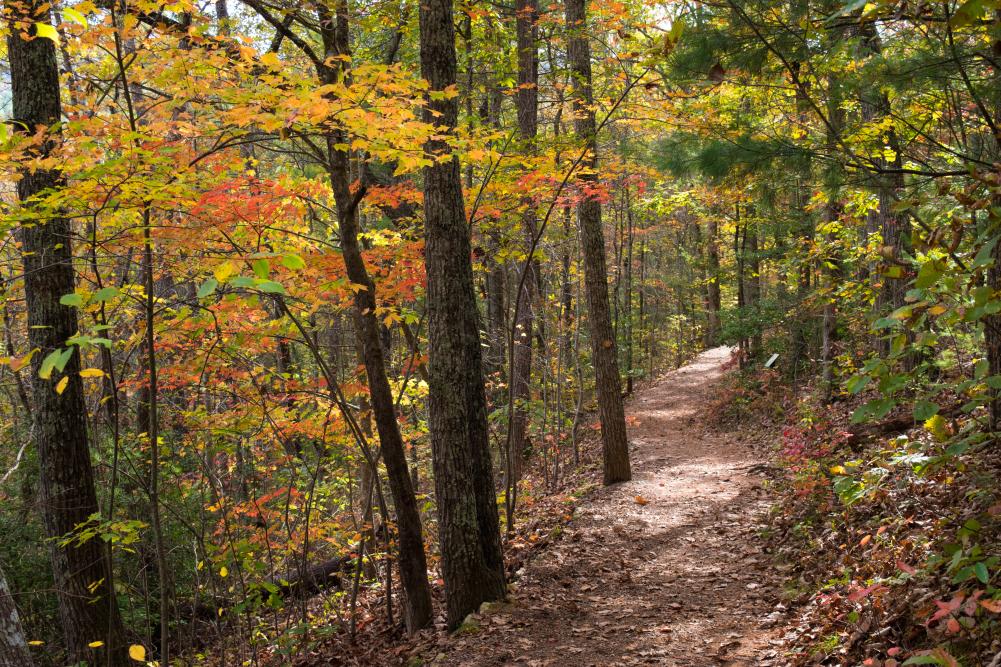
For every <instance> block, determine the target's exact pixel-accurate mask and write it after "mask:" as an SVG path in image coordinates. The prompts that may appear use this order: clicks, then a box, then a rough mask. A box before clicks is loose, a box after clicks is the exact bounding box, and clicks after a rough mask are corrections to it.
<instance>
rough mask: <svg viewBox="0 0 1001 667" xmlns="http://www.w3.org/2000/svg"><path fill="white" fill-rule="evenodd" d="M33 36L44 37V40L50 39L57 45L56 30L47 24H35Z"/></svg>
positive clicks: (57, 36) (57, 34)
mask: <svg viewBox="0 0 1001 667" xmlns="http://www.w3.org/2000/svg"><path fill="white" fill-rule="evenodd" d="M35 36H36V37H44V38H45V39H51V40H52V41H53V42H55V43H56V44H58V43H59V33H58V32H56V29H55V28H53V27H52V26H50V25H49V24H48V23H36V24H35Z"/></svg>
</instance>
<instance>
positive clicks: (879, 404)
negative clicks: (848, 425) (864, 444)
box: [852, 398, 897, 424]
mask: <svg viewBox="0 0 1001 667" xmlns="http://www.w3.org/2000/svg"><path fill="white" fill-rule="evenodd" d="M896 406H897V402H896V401H895V400H893V399H892V398H880V399H876V400H875V401H869V402H868V403H866V404H865V405H863V406H861V407H860V408H858V409H857V410H855V412H853V413H852V423H853V424H859V423H861V422H864V421H866V420H869V419H880V418H882V417H885V416H886V415H887V414H888V413H889V412H890V410H892V409H893V408H895V407H896Z"/></svg>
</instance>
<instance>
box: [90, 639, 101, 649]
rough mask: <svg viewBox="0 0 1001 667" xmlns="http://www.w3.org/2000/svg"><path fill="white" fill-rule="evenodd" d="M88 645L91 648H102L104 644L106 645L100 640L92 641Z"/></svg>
mask: <svg viewBox="0 0 1001 667" xmlns="http://www.w3.org/2000/svg"><path fill="white" fill-rule="evenodd" d="M87 646H89V647H90V648H101V647H102V646H104V642H102V641H100V640H98V641H96V642H91V643H89V644H87Z"/></svg>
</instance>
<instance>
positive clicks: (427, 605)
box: [317, 0, 433, 632]
mask: <svg viewBox="0 0 1001 667" xmlns="http://www.w3.org/2000/svg"><path fill="white" fill-rule="evenodd" d="M317 7H318V15H317V18H318V24H319V26H320V36H321V38H322V40H323V55H324V65H323V66H322V67H321V68H320V70H319V74H320V78H321V79H322V81H323V83H324V84H328V85H329V84H333V83H335V82H336V81H337V79H338V78H339V77H347V76H349V75H350V72H349V70H348V68H347V63H348V62H349V61H348V60H347V58H349V57H350V55H351V51H350V40H349V32H348V28H349V24H348V7H347V1H346V0H338V2H337V4H336V13H335V14H334V15H331V14H330V12H329V10H328V9H327V8H326V5H325V4H323V3H318V4H317ZM330 62H333V63H337V65H335V66H329V65H327V64H326V63H330ZM347 143H349V141H348V137H347V134H346V133H345V132H344V131H343V130H333V131H331V132H328V133H327V136H326V144H327V145H326V148H327V165H326V167H327V172H328V175H329V177H330V186H331V189H332V190H333V193H334V200H335V203H336V205H337V222H338V229H339V230H340V234H341V254H342V256H343V258H344V266H345V270H346V273H347V275H348V278H350V279H351V281H352V282H354V283H356V284H358V285H362V286H364V289H361V290H359V291H357V292H356V293H355V298H354V302H355V313H354V315H355V318H354V319H355V331H356V332H357V337H358V344H359V347H360V348H361V351H362V359H363V360H364V364H365V375H366V377H367V379H368V388H369V395H370V397H371V401H372V413H373V415H374V416H375V427H376V430H377V431H378V432H379V444H380V449H381V451H382V458H383V461H384V462H385V464H386V472H387V474H388V478H389V488H390V491H391V492H392V494H393V503H394V505H395V507H396V514H397V526H398V528H399V534H400V579H401V581H402V582H403V587H404V590H405V591H406V605H405V607H404V620H405V622H406V625H407V630H408V631H410V632H415V631H417V630H420V629H421V628H424V627H427V626H428V625H430V624H431V621H432V620H433V618H432V611H433V610H432V608H431V589H430V587H429V586H428V578H427V560H426V558H425V556H424V539H423V536H422V531H421V516H420V510H419V509H418V508H417V498H416V496H415V495H414V487H413V481H412V479H411V477H410V471H409V469H408V467H407V456H406V450H405V449H404V446H403V436H402V435H401V434H400V425H399V423H398V422H397V421H396V407H395V405H394V398H393V391H392V389H391V388H390V386H389V379H388V377H387V375H386V352H385V350H384V348H383V344H382V335H381V333H380V331H379V320H378V318H377V317H376V305H377V304H376V300H375V283H374V282H373V281H372V278H371V276H370V275H369V273H368V268H367V267H366V265H365V258H364V256H363V255H362V247H361V242H360V241H359V239H358V234H359V231H360V230H359V225H358V203H359V202H360V200H361V197H362V196H364V194H365V190H364V189H359V191H358V192H357V193H356V194H354V195H352V193H351V187H350V186H351V177H350V165H349V160H350V156H349V155H348V152H347V151H346V150H343V149H342V148H339V146H342V145H346V144H347Z"/></svg>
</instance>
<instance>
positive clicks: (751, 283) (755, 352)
mask: <svg viewBox="0 0 1001 667" xmlns="http://www.w3.org/2000/svg"><path fill="white" fill-rule="evenodd" d="M747 212H748V213H752V212H753V209H751V208H750V207H748V209H747ZM744 234H745V237H744V238H745V240H746V242H747V248H746V249H747V258H746V260H745V261H746V265H747V269H748V275H747V280H746V282H745V286H746V288H747V298H746V299H745V303H746V305H747V309H748V312H749V314H750V315H751V317H752V318H753V322H752V333H751V344H750V350H749V352H748V356H749V357H750V358H751V360H752V361H754V360H757V359H758V357H760V356H761V348H762V332H761V329H760V322H761V317H760V310H761V260H760V258H759V257H758V225H757V223H756V222H752V221H751V220H748V221H747V223H746V226H745V227H744Z"/></svg>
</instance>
